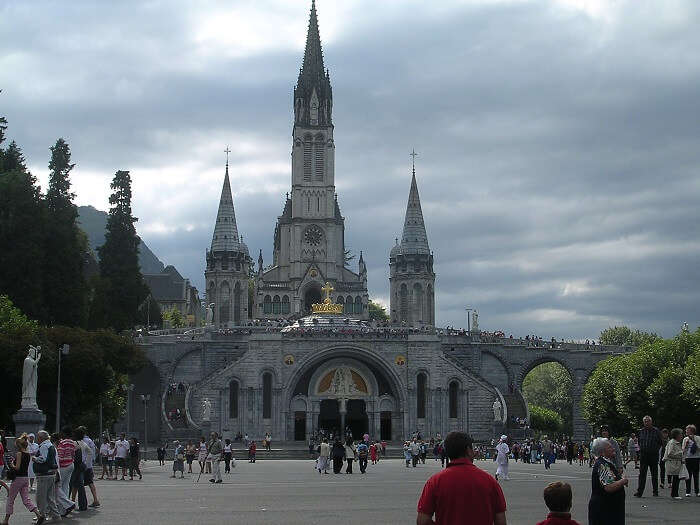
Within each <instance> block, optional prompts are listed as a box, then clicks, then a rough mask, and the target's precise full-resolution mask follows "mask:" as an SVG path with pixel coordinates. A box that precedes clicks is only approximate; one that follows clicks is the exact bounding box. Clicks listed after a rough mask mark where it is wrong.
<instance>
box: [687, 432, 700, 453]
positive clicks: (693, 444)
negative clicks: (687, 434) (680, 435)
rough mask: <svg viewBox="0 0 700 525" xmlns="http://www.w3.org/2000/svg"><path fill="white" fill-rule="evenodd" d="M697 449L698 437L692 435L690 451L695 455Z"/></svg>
mask: <svg viewBox="0 0 700 525" xmlns="http://www.w3.org/2000/svg"><path fill="white" fill-rule="evenodd" d="M697 451H698V438H697V437H695V436H693V443H692V444H691V445H690V450H689V451H688V452H690V453H691V454H693V455H695V454H696V453H697Z"/></svg>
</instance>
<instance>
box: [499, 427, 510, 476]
mask: <svg viewBox="0 0 700 525" xmlns="http://www.w3.org/2000/svg"><path fill="white" fill-rule="evenodd" d="M506 441H508V436H506V435H503V436H501V439H500V441H499V442H498V445H496V465H497V467H496V479H498V477H499V476H503V479H510V478H509V477H508V454H510V447H509V446H508V443H506Z"/></svg>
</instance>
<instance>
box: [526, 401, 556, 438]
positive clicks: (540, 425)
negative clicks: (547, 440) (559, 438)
mask: <svg viewBox="0 0 700 525" xmlns="http://www.w3.org/2000/svg"><path fill="white" fill-rule="evenodd" d="M529 408H530V428H532V429H533V430H535V431H539V432H551V433H553V434H556V433H559V432H561V431H562V430H563V425H564V421H563V420H562V418H561V416H560V415H559V414H558V413H557V412H555V411H554V410H551V409H549V408H544V407H541V406H537V405H533V406H531V407H529Z"/></svg>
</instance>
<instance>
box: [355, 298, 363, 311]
mask: <svg viewBox="0 0 700 525" xmlns="http://www.w3.org/2000/svg"><path fill="white" fill-rule="evenodd" d="M355 313H356V314H361V313H362V297H360V296H359V295H358V296H357V297H355Z"/></svg>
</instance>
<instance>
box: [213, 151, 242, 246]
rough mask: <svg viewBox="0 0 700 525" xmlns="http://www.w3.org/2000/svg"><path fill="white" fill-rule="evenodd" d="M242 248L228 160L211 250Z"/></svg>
mask: <svg viewBox="0 0 700 525" xmlns="http://www.w3.org/2000/svg"><path fill="white" fill-rule="evenodd" d="M240 248H241V246H240V239H239V237H238V226H236V212H235V210H234V209H233V197H232V195H231V182H230V180H229V177H228V162H226V175H225V176H224V185H223V187H222V188H221V199H220V200H219V211H218V213H217V214H216V226H214V235H213V237H212V239H211V251H212V252H237V251H240Z"/></svg>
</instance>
